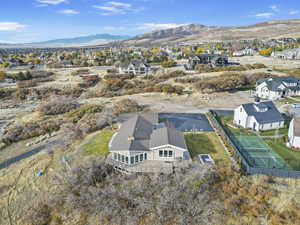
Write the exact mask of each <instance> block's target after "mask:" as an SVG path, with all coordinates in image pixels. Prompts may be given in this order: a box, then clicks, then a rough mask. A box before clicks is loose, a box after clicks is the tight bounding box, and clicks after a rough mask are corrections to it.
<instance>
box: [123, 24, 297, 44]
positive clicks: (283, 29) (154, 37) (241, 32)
mask: <svg viewBox="0 0 300 225" xmlns="http://www.w3.org/2000/svg"><path fill="white" fill-rule="evenodd" d="M280 37H291V38H300V19H292V20H272V21H268V22H263V23H258V24H254V25H249V26H205V25H201V24H189V25H183V26H180V27H176V28H171V29H165V30H156V31H152V32H149V33H146V34H142V35H139V36H136V37H134V38H131V39H129V40H126V41H123V45H125V46H131V45H134V46H149V45H161V44H172V43H180V42H197V43H199V42H205V41H228V40H243V39H247V40H249V39H271V38H280Z"/></svg>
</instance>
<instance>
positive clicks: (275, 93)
mask: <svg viewBox="0 0 300 225" xmlns="http://www.w3.org/2000/svg"><path fill="white" fill-rule="evenodd" d="M255 95H256V96H257V97H259V98H262V99H268V100H278V99H281V98H286V97H292V96H300V79H298V78H294V77H270V78H264V79H260V80H258V81H257V83H256V90H255Z"/></svg>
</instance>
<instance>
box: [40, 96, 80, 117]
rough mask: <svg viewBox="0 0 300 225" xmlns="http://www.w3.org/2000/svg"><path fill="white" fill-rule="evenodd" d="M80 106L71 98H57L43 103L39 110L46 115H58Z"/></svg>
mask: <svg viewBox="0 0 300 225" xmlns="http://www.w3.org/2000/svg"><path fill="white" fill-rule="evenodd" d="M77 107H78V104H77V103H76V102H75V101H74V100H72V99H70V98H57V99H54V100H52V101H50V102H48V103H45V104H43V105H41V106H40V107H39V108H38V111H40V112H41V113H43V114H44V115H58V114H63V113H67V112H69V111H71V110H73V109H75V108H77Z"/></svg>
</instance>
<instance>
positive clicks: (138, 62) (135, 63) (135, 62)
mask: <svg viewBox="0 0 300 225" xmlns="http://www.w3.org/2000/svg"><path fill="white" fill-rule="evenodd" d="M130 64H132V65H133V66H134V67H135V68H139V67H141V66H146V67H150V66H149V65H148V64H147V63H145V62H143V61H142V60H136V59H135V60H130V61H126V62H123V63H122V64H121V68H128V66H129V65H130Z"/></svg>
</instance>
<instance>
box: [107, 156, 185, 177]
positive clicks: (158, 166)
mask: <svg viewBox="0 0 300 225" xmlns="http://www.w3.org/2000/svg"><path fill="white" fill-rule="evenodd" d="M106 162H107V163H108V164H110V165H112V166H114V167H115V169H116V170H118V171H120V172H123V173H126V174H131V173H165V174H170V173H174V172H176V170H178V169H182V168H187V167H188V166H189V164H190V162H191V161H190V160H183V161H175V162H165V161H153V160H146V161H143V162H141V163H139V164H136V165H132V166H130V165H126V164H123V163H120V162H116V161H114V160H112V159H111V158H110V157H108V159H107V161H106Z"/></svg>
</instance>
